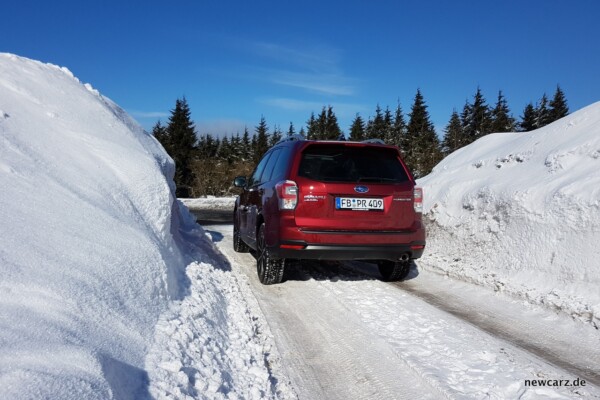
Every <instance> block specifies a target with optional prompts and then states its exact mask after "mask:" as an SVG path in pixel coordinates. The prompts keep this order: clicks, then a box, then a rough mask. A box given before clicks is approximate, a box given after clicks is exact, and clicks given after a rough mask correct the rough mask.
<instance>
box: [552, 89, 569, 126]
mask: <svg viewBox="0 0 600 400" xmlns="http://www.w3.org/2000/svg"><path fill="white" fill-rule="evenodd" d="M567 115H569V106H568V105H567V99H566V98H565V94H564V93H563V91H562V90H561V88H560V86H558V85H556V92H555V93H554V97H553V98H552V100H551V101H550V122H554V121H557V120H559V119H561V118H564V117H566V116H567Z"/></svg>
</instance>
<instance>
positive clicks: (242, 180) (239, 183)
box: [233, 176, 246, 188]
mask: <svg viewBox="0 0 600 400" xmlns="http://www.w3.org/2000/svg"><path fill="white" fill-rule="evenodd" d="M233 186H235V187H237V188H243V187H246V177H245V176H236V177H235V179H234V180H233Z"/></svg>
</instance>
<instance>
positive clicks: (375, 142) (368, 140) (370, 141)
mask: <svg viewBox="0 0 600 400" xmlns="http://www.w3.org/2000/svg"><path fill="white" fill-rule="evenodd" d="M361 143H373V144H385V142H384V141H383V140H381V139H367V140H362V141H361Z"/></svg>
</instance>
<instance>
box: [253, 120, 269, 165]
mask: <svg viewBox="0 0 600 400" xmlns="http://www.w3.org/2000/svg"><path fill="white" fill-rule="evenodd" d="M254 132H255V136H254V137H255V138H256V145H255V147H254V162H256V163H258V162H259V161H260V159H261V158H262V156H263V155H264V154H265V153H266V152H267V150H268V149H269V128H268V127H267V121H265V117H261V118H260V122H259V124H258V126H257V127H256V128H255V129H254Z"/></svg>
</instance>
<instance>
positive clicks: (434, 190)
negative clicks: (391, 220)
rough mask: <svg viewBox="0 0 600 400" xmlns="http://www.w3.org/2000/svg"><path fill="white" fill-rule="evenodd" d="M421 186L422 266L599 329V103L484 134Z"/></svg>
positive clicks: (444, 162)
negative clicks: (537, 125) (531, 127)
mask: <svg viewBox="0 0 600 400" xmlns="http://www.w3.org/2000/svg"><path fill="white" fill-rule="evenodd" d="M418 183H419V185H421V186H422V187H423V188H424V193H425V204H424V206H425V213H426V214H425V219H426V221H427V228H428V239H427V250H426V254H425V256H424V257H423V258H422V259H421V262H420V265H421V266H423V267H425V268H430V269H433V270H436V271H438V272H441V273H445V274H448V275H449V276H452V277H455V278H460V279H464V280H468V281H472V282H476V283H479V284H483V285H487V286H490V287H493V288H494V289H496V290H498V291H503V292H506V293H509V294H512V295H515V296H518V297H521V298H525V299H527V300H528V301H530V302H533V303H537V304H544V305H546V306H549V307H551V308H556V309H558V310H562V311H565V312H567V313H570V314H571V315H573V316H574V317H576V318H580V319H582V320H585V321H587V322H590V323H592V324H593V325H595V326H597V327H598V326H600V290H599V288H600V246H599V243H600V103H595V104H592V105H590V106H588V107H586V108H584V109H582V110H580V111H577V112H575V113H573V114H571V115H569V116H567V117H565V118H563V119H561V120H559V121H556V122H554V123H553V124H550V125H548V126H546V127H544V128H541V129H538V130H536V131H533V132H527V133H496V134H491V135H487V136H485V137H483V138H481V139H479V140H477V141H476V142H474V143H472V144H471V145H469V146H466V147H464V148H462V149H460V150H458V151H456V152H454V153H452V154H451V155H450V156H448V157H447V158H446V159H444V160H443V161H442V162H441V163H440V164H438V165H437V166H436V167H435V168H434V170H433V172H432V173H431V174H430V175H428V176H426V177H424V178H423V179H420V180H419V181H418Z"/></svg>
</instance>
